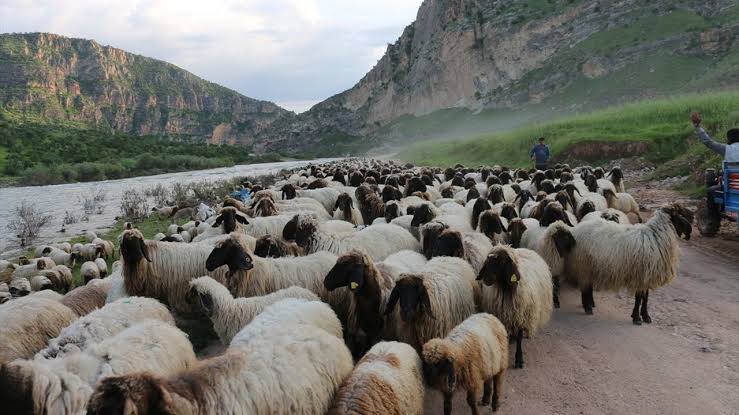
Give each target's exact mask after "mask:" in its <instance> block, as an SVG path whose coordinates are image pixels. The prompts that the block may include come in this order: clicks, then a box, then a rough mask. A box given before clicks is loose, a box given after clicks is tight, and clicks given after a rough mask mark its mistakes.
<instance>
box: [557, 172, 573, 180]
mask: <svg viewBox="0 0 739 415" xmlns="http://www.w3.org/2000/svg"><path fill="white" fill-rule="evenodd" d="M572 180H574V177H573V176H572V173H570V172H568V171H563V172H562V174H560V176H559V182H560V183H568V182H571V181H572Z"/></svg>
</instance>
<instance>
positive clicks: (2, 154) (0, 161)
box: [0, 146, 8, 176]
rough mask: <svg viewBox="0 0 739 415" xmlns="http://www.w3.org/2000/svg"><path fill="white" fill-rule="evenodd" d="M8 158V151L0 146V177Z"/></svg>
mask: <svg viewBox="0 0 739 415" xmlns="http://www.w3.org/2000/svg"><path fill="white" fill-rule="evenodd" d="M7 157H8V149H7V148H5V147H3V146H0V176H2V175H3V172H4V171H5V163H6V162H7V161H6V160H7Z"/></svg>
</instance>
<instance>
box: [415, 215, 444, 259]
mask: <svg viewBox="0 0 739 415" xmlns="http://www.w3.org/2000/svg"><path fill="white" fill-rule="evenodd" d="M446 229H447V226H446V225H444V224H443V223H440V222H429V223H427V224H426V225H424V226H423V228H422V229H421V233H422V235H423V238H422V239H423V246H422V247H421V248H422V250H423V255H424V256H425V257H426V259H431V258H432V256H433V253H434V246H435V245H436V241H437V240H438V239H439V236H440V235H441V233H442V232H444V230H446Z"/></svg>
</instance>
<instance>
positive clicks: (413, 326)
mask: <svg viewBox="0 0 739 415" xmlns="http://www.w3.org/2000/svg"><path fill="white" fill-rule="evenodd" d="M478 295H479V286H478V285H477V283H476V281H475V272H474V271H473V270H472V267H470V265H469V264H468V263H467V262H466V261H464V260H463V259H460V258H452V257H438V258H433V259H432V260H430V261H429V262H428V263H427V264H426V266H424V267H423V268H421V269H420V270H419V271H416V273H414V274H410V273H407V274H401V277H400V279H399V280H398V281H396V282H395V287H394V288H393V291H392V292H391V293H390V297H389V299H388V303H387V306H386V308H385V314H386V315H389V314H391V313H393V311H394V309H395V306H396V305H397V304H398V303H400V312H399V313H398V314H396V315H395V324H396V325H397V338H398V340H400V341H403V342H405V343H408V344H410V345H411V346H413V347H415V348H416V350H420V349H421V346H423V345H424V344H425V343H426V342H427V341H429V340H431V339H432V338H434V337H441V336H446V335H447V333H449V331H450V330H451V329H453V328H454V327H455V326H456V325H457V324H459V323H461V322H462V321H464V319H466V318H467V317H469V316H470V315H472V314H473V313H474V312H475V308H476V304H479V300H477V299H478ZM476 300H477V301H476Z"/></svg>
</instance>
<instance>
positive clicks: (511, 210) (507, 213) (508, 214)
mask: <svg viewBox="0 0 739 415" xmlns="http://www.w3.org/2000/svg"><path fill="white" fill-rule="evenodd" d="M500 216H501V217H504V218H506V219H507V220H508V221H509V222H510V221H512V220H513V219H515V218H517V217H518V213H516V208H515V207H514V206H513V205H511V204H510V203H506V204H504V205H503V206H502V207H501V208H500Z"/></svg>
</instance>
